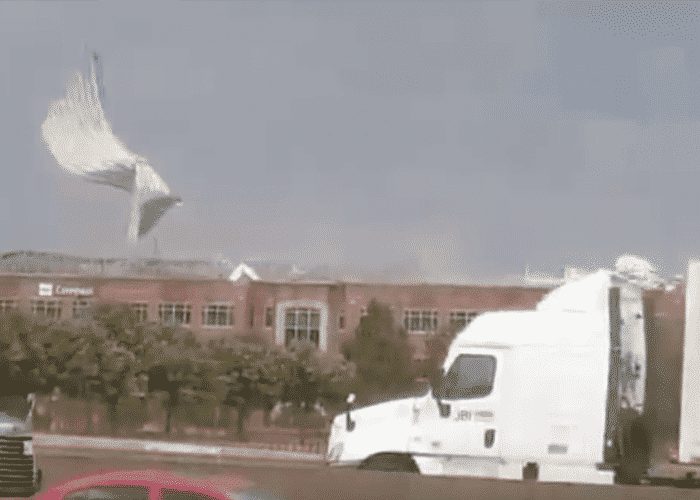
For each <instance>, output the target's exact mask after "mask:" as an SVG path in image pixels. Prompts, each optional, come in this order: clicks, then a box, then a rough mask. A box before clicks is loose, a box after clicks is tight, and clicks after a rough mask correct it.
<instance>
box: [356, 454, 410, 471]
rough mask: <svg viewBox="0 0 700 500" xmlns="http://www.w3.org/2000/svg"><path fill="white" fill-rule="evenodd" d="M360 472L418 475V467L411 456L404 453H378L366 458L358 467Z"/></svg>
mask: <svg viewBox="0 0 700 500" xmlns="http://www.w3.org/2000/svg"><path fill="white" fill-rule="evenodd" d="M358 469H360V470H376V471H382V472H411V473H418V472H420V471H419V470H418V466H417V465H416V462H415V461H414V460H413V458H411V456H410V455H405V454H402V453H378V454H377V455H372V456H371V457H368V458H366V459H365V460H364V461H363V462H362V463H361V464H360V465H359V467H358Z"/></svg>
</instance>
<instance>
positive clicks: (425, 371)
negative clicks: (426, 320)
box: [421, 325, 461, 384]
mask: <svg viewBox="0 0 700 500" xmlns="http://www.w3.org/2000/svg"><path fill="white" fill-rule="evenodd" d="M460 330H461V328H460V327H457V326H455V325H447V326H443V327H442V328H440V329H439V330H438V331H437V332H436V333H435V335H431V336H430V337H428V338H427V339H426V340H425V351H426V354H427V359H426V360H425V362H424V364H423V366H422V369H421V376H422V377H424V378H427V379H428V380H430V381H431V382H432V383H433V384H434V383H435V381H436V380H437V379H438V378H439V376H440V374H441V372H442V364H443V362H444V361H445V357H446V356H447V351H448V349H449V348H450V344H452V341H453V340H454V338H455V335H457V333H458V332H459V331H460Z"/></svg>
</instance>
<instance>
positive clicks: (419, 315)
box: [403, 309, 438, 333]
mask: <svg viewBox="0 0 700 500" xmlns="http://www.w3.org/2000/svg"><path fill="white" fill-rule="evenodd" d="M403 326H404V328H405V329H406V331H407V332H408V333H432V332H434V331H436V330H437V326H438V318H437V311H434V310H433V311H426V310H420V309H406V310H405V311H404V315H403Z"/></svg>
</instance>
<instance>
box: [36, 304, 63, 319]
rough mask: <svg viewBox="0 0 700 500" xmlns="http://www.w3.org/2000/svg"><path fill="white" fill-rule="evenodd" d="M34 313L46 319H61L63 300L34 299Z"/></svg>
mask: <svg viewBox="0 0 700 500" xmlns="http://www.w3.org/2000/svg"><path fill="white" fill-rule="evenodd" d="M32 314H33V315H34V316H39V317H42V318H46V319H60V318H61V302H60V301H58V300H32Z"/></svg>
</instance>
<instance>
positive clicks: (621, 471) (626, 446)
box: [617, 417, 650, 484]
mask: <svg viewBox="0 0 700 500" xmlns="http://www.w3.org/2000/svg"><path fill="white" fill-rule="evenodd" d="M649 450H650V447H649V435H648V433H647V430H646V426H645V425H644V420H643V419H642V418H641V417H636V418H634V419H629V420H628V421H627V422H626V424H625V426H624V429H623V435H622V457H621V458H620V465H619V467H618V470H617V482H618V483H621V484H640V483H641V481H642V479H643V478H644V476H645V475H646V473H647V469H648V468H649Z"/></svg>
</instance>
